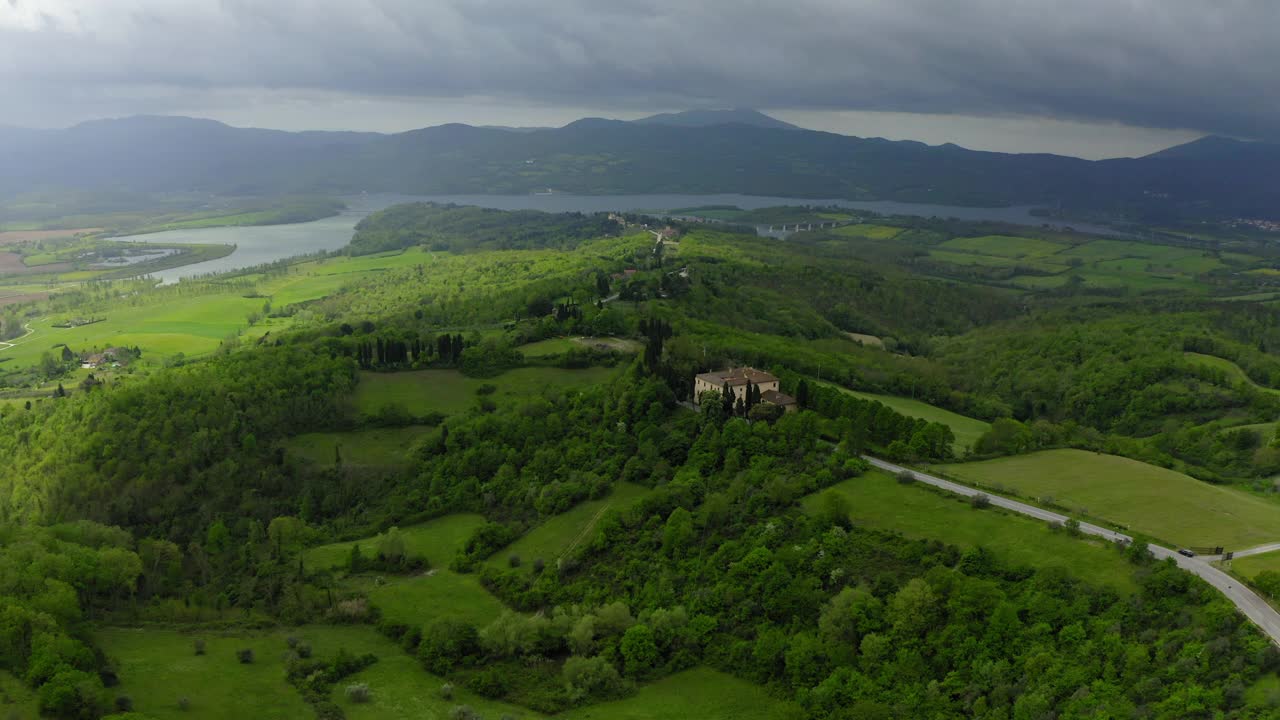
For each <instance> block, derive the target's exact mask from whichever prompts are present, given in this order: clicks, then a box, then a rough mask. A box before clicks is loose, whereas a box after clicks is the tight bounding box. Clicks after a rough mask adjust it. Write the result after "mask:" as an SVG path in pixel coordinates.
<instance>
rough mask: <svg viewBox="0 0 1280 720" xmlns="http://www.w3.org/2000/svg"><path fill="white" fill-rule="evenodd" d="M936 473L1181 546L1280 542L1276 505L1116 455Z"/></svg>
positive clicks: (1052, 456)
mask: <svg viewBox="0 0 1280 720" xmlns="http://www.w3.org/2000/svg"><path fill="white" fill-rule="evenodd" d="M940 468H941V469H942V470H943V471H945V472H946V473H947V474H948V475H950V476H952V477H955V478H956V479H958V480H959V481H961V482H964V481H970V482H976V483H979V484H982V485H985V486H987V487H1004V488H1009V489H1011V490H1014V491H1016V492H1017V493H1018V494H1019V495H1021V496H1023V497H1029V498H1052V499H1053V501H1054V502H1055V503H1057V504H1058V505H1061V506H1064V507H1067V508H1069V509H1071V510H1072V511H1074V512H1081V513H1086V514H1089V515H1092V516H1095V517H1100V518H1103V519H1106V520H1108V521H1110V522H1113V523H1116V524H1118V525H1120V526H1123V527H1126V528H1129V529H1130V530H1132V531H1135V532H1140V533H1145V534H1148V535H1151V536H1153V537H1155V538H1158V539H1161V540H1164V541H1166V542H1173V543H1178V544H1179V545H1194V546H1201V547H1216V546H1219V545H1221V546H1223V547H1225V548H1227V549H1228V550H1230V549H1232V548H1236V549H1240V548H1246V547H1252V546H1254V545H1259V544H1262V543H1264V542H1269V541H1275V540H1278V539H1280V504H1278V503H1275V502H1271V501H1269V500H1265V499H1263V498H1261V497H1258V496H1255V495H1250V494H1248V493H1245V492H1242V491H1240V490H1235V489H1232V488H1229V487H1223V486H1220V485H1210V484H1209V483H1205V482H1201V481H1199V480H1196V479H1195V478H1192V477H1189V476H1187V475H1183V474H1182V473H1179V472H1175V471H1173V470H1168V469H1165V468H1161V467H1156V466H1155V465H1148V464H1146V463H1143V462H1139V461H1137V460H1130V459H1129V458H1123V457H1119V456H1116V455H1104V454H1101V453H1094V452H1088V451H1084V450H1045V451H1041V452H1035V453H1029V454H1027V455H1019V456H1016V457H1007V458H999V459H996V460H986V461H983V462H974V463H960V464H952V465H942V466H940Z"/></svg>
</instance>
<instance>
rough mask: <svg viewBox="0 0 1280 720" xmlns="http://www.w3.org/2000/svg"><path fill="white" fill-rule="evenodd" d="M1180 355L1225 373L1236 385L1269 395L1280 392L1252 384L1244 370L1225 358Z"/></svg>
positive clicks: (1188, 353)
mask: <svg viewBox="0 0 1280 720" xmlns="http://www.w3.org/2000/svg"><path fill="white" fill-rule="evenodd" d="M1182 354H1183V356H1184V357H1186V358H1187V359H1188V360H1190V361H1191V362H1193V363H1196V364H1199V365H1204V366H1206V367H1211V368H1213V369H1214V370H1221V371H1222V372H1224V373H1226V374H1227V377H1229V378H1231V380H1232V381H1233V382H1238V383H1240V382H1242V383H1245V384H1246V385H1252V386H1253V387H1255V388H1257V389H1259V390H1263V391H1265V392H1269V393H1280V390H1276V389H1274V388H1269V387H1263V386H1261V385H1259V384H1258V383H1256V382H1254V381H1253V380H1252V379H1251V378H1250V377H1249V376H1248V375H1245V373H1244V370H1242V369H1241V368H1240V366H1239V365H1237V364H1235V363H1233V362H1231V361H1230V360H1228V359H1226V358H1220V357H1218V356H1216V355H1204V354H1201V353H1194V352H1184V353H1182Z"/></svg>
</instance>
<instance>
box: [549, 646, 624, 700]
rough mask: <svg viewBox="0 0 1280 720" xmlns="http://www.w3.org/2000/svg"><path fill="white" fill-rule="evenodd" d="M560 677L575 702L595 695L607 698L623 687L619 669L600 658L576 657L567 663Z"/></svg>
mask: <svg viewBox="0 0 1280 720" xmlns="http://www.w3.org/2000/svg"><path fill="white" fill-rule="evenodd" d="M560 675H561V677H562V678H563V679H564V684H565V689H566V690H567V691H568V693H569V697H570V699H572V700H573V701H574V702H578V701H581V700H583V699H586V698H588V697H591V696H593V695H598V696H602V697H607V696H609V695H611V694H614V693H616V692H617V691H618V690H619V688H621V687H622V678H621V677H620V676H619V675H618V670H617V668H615V667H614V666H613V664H612V663H610V662H609V661H608V660H606V659H605V658H603V657H600V656H596V657H592V658H584V657H578V656H576V655H575V656H574V657H571V658H569V659H568V660H566V661H565V663H564V668H563V669H562V670H561V673H560Z"/></svg>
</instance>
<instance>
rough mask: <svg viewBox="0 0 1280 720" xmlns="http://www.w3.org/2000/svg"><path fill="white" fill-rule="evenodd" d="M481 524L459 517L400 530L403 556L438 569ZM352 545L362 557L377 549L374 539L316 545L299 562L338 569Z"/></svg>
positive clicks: (481, 521)
mask: <svg viewBox="0 0 1280 720" xmlns="http://www.w3.org/2000/svg"><path fill="white" fill-rule="evenodd" d="M483 524H484V518H483V517H481V516H479V515H471V514H466V513H459V514H456V515H445V516H444V517H439V518H436V519H435V520H430V521H428V522H425V523H422V524H420V525H411V526H409V527H403V528H400V535H401V537H403V538H404V547H405V551H406V552H408V553H409V554H410V555H421V556H422V557H425V558H427V560H429V561H430V562H431V564H432V565H434V566H436V567H442V566H446V565H448V564H449V561H451V560H453V556H454V555H455V554H457V552H458V548H460V547H462V545H463V543H465V542H466V541H467V538H468V537H470V535H471V533H472V531H474V530H475V529H476V528H478V527H480V526H481V525H483ZM356 544H359V545H360V550H361V551H362V552H364V553H365V555H366V556H368V555H372V554H373V553H374V551H375V550H376V548H377V547H378V537H371V538H364V539H362V540H351V541H347V542H338V543H330V544H328V545H319V546H317V547H313V548H310V549H308V550H307V551H306V552H305V553H304V554H303V561H304V562H305V563H306V565H307V567H310V568H332V567H340V566H343V565H345V564H346V563H347V560H348V558H349V557H350V555H351V546H352V545H356Z"/></svg>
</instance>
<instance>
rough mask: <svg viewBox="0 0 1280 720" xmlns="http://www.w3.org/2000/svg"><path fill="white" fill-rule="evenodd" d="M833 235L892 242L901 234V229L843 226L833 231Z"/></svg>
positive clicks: (875, 226)
mask: <svg viewBox="0 0 1280 720" xmlns="http://www.w3.org/2000/svg"><path fill="white" fill-rule="evenodd" d="M834 232H835V234H837V235H844V236H846V237H860V238H868V239H871V240H892V239H893V238H895V237H897V236H899V235H901V234H902V232H903V228H900V227H892V226H889V225H870V224H865V223H863V224H859V225H844V226H842V227H838V228H836V229H835V231H834Z"/></svg>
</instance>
